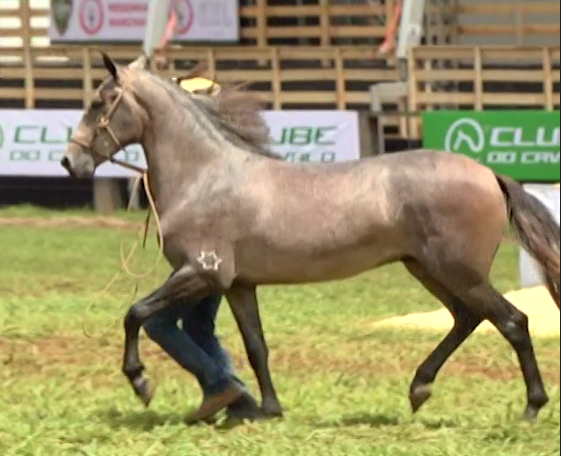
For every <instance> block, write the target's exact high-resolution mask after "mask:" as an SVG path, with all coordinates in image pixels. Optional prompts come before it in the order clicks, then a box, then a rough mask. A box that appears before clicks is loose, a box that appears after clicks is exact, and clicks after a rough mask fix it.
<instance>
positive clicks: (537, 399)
mask: <svg viewBox="0 0 561 456" xmlns="http://www.w3.org/2000/svg"><path fill="white" fill-rule="evenodd" d="M462 296H463V299H465V300H466V302H469V303H470V307H471V308H472V309H473V310H474V311H477V312H478V313H480V314H481V315H483V316H484V317H485V318H487V319H488V320H489V321H490V322H491V323H492V324H493V325H494V326H495V327H496V328H497V329H498V330H499V332H500V333H501V334H502V335H503V336H504V338H505V339H506V340H508V342H509V343H510V345H512V347H513V348H514V350H515V351H516V355H517V356H518V361H519V363H520V367H521V370H522V375H523V376H524V382H525V384H526V392H527V404H526V410H525V412H524V418H526V419H527V420H534V419H535V418H536V417H537V416H538V413H539V411H540V409H541V408H542V407H543V406H544V405H545V404H546V403H547V402H548V397H547V393H546V392H545V388H544V384H543V380H542V377H541V374H540V370H539V368H538V362H537V360H536V355H535V353H534V347H533V345H532V340H531V338H530V332H529V330H528V317H527V316H526V314H524V313H523V312H521V311H520V310H518V309H517V308H516V307H514V306H513V305H512V304H511V303H510V302H509V301H507V300H506V299H505V298H504V296H502V295H501V293H499V292H498V291H497V290H495V289H494V288H493V287H492V286H491V285H490V284H488V283H481V284H478V285H476V286H473V287H471V288H468V289H466V290H462Z"/></svg>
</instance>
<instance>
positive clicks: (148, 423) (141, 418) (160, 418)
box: [97, 408, 183, 431]
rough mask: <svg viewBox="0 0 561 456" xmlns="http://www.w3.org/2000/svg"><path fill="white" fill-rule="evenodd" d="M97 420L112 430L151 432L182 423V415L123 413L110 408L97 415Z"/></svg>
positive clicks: (150, 412) (146, 412)
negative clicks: (124, 429)
mask: <svg viewBox="0 0 561 456" xmlns="http://www.w3.org/2000/svg"><path fill="white" fill-rule="evenodd" d="M97 418H98V419H100V420H102V421H104V422H106V423H107V424H108V425H109V426H111V428H113V429H121V428H128V429H134V430H139V431H151V430H153V429H154V428H157V427H160V426H166V425H178V424H182V423H183V415H181V414H179V413H168V414H160V413H157V412H154V411H152V410H145V411H141V412H125V413H123V412H120V411H118V410H115V409H113V408H111V409H108V410H102V411H100V412H99V413H97Z"/></svg>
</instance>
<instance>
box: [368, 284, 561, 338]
mask: <svg viewBox="0 0 561 456" xmlns="http://www.w3.org/2000/svg"><path fill="white" fill-rule="evenodd" d="M505 298H506V299H508V300H509V301H510V302H511V303H512V304H514V305H515V306H516V307H517V308H518V309H520V310H521V311H522V312H524V313H525V314H526V315H528V318H529V319H530V333H531V334H532V335H533V336H542V337H555V336H559V335H560V330H559V327H560V322H559V309H557V306H556V305H555V303H554V302H553V299H551V296H550V295H549V293H548V291H547V289H546V288H545V287H534V288H527V289H524V290H519V291H513V292H510V293H507V294H506V295H505ZM452 324H453V320H452V317H451V315H450V313H449V312H448V311H447V310H446V309H444V308H443V309H441V310H437V311H435V312H424V313H415V314H409V315H405V316H403V317H394V318H388V319H386V320H382V321H378V322H376V323H374V324H373V326H374V327H380V326H394V327H395V326H400V327H411V328H423V329H434V330H443V331H444V330H446V331H447V330H449V329H450V328H451V327H452ZM477 331H478V332H491V331H496V329H495V327H494V326H492V325H491V324H490V323H489V322H487V321H485V322H484V323H483V324H481V325H480V326H479V328H478V329H477Z"/></svg>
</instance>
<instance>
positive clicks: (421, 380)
mask: <svg viewBox="0 0 561 456" xmlns="http://www.w3.org/2000/svg"><path fill="white" fill-rule="evenodd" d="M403 264H404V265H405V267H406V268H407V270H408V271H409V272H410V273H411V275H413V277H415V278H416V279H417V280H418V281H419V282H421V283H422V284H423V285H424V287H425V288H426V289H427V290H428V291H429V292H430V293H431V294H432V295H433V296H434V297H435V298H437V299H438V300H439V301H440V302H442V303H443V304H444V305H445V306H446V308H447V309H448V310H449V311H450V313H451V314H452V317H453V318H454V326H453V327H452V329H451V330H450V332H449V333H448V334H447V335H446V337H445V338H444V339H443V340H442V341H441V342H440V343H439V344H438V346H437V347H436V348H435V349H434V350H433V351H432V352H431V354H430V355H429V356H428V357H427V358H426V359H425V360H424V361H423V362H422V363H421V364H420V366H419V367H418V368H417V371H416V372H415V376H414V377H413V381H412V382H411V386H410V388H409V402H410V403H411V408H412V410H413V413H415V412H416V411H417V410H419V408H420V407H421V406H422V405H423V404H424V403H425V402H426V401H427V400H428V399H429V398H430V396H431V385H432V383H433V382H434V380H435V379H436V375H437V374H438V371H439V370H440V369H441V368H442V366H443V365H444V363H445V362H446V361H447V360H448V358H449V357H450V356H451V355H452V353H454V352H455V351H456V349H457V348H458V347H459V346H460V345H461V344H462V343H463V342H464V341H465V340H466V339H467V338H468V337H469V335H470V334H471V333H473V331H474V330H475V329H476V328H477V326H478V325H479V324H480V323H481V321H482V318H481V317H479V316H478V315H476V314H474V313H473V312H471V311H470V310H469V309H468V308H467V307H466V306H465V305H464V304H463V303H462V302H461V301H460V300H459V299H458V298H457V297H456V296H454V295H453V294H452V293H451V292H449V291H448V290H447V289H446V288H444V287H443V286H442V285H441V284H440V283H439V282H438V281H436V280H435V279H433V278H432V277H431V276H430V274H429V273H428V272H427V271H426V269H425V268H424V267H423V266H422V265H421V264H420V263H418V262H417V261H415V260H406V261H404V262H403Z"/></svg>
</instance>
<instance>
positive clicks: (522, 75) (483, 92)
mask: <svg viewBox="0 0 561 456" xmlns="http://www.w3.org/2000/svg"><path fill="white" fill-rule="evenodd" d="M559 65H560V48H559V46H553V47H506V46H494V47H478V46H419V47H416V48H412V49H411V50H410V54H409V81H408V84H409V106H410V109H411V110H412V111H415V112H420V111H424V110H432V109H442V108H446V109H465V110H476V111H481V110H484V109H529V108H533V109H544V110H548V111H552V110H555V109H559V105H560V97H559V82H560V72H559ZM412 136H413V137H415V138H419V137H421V131H420V121H417V122H415V128H413V129H412Z"/></svg>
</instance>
